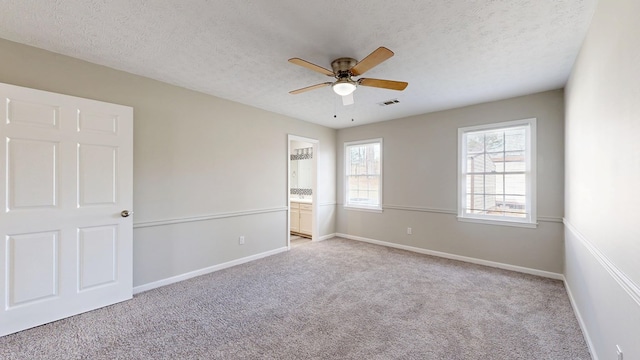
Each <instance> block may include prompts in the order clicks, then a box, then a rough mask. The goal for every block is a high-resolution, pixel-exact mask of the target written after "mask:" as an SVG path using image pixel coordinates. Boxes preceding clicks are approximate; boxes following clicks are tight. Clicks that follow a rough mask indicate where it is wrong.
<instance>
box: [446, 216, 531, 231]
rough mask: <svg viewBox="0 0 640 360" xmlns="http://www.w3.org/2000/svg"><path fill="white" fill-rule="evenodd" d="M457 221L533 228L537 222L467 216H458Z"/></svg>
mask: <svg viewBox="0 0 640 360" xmlns="http://www.w3.org/2000/svg"><path fill="white" fill-rule="evenodd" d="M458 221H462V222H470V223H476V224H484V225H497V226H512V227H522V228H529V229H535V228H537V227H538V223H533V222H518V221H500V220H489V219H476V218H469V217H462V216H458Z"/></svg>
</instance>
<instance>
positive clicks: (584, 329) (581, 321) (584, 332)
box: [562, 276, 599, 360]
mask: <svg viewBox="0 0 640 360" xmlns="http://www.w3.org/2000/svg"><path fill="white" fill-rule="evenodd" d="M562 281H563V282H564V288H565V289H567V295H568V296H569V302H570V303H571V308H573V314H574V315H575V316H576V319H578V325H580V330H582V335H583V337H584V340H585V342H586V343H587V347H589V352H590V353H591V358H592V359H593V360H599V359H598V354H597V353H596V348H595V347H594V345H593V341H591V336H589V331H588V329H587V325H586V324H585V322H584V319H583V318H582V314H581V313H580V309H578V304H576V301H575V299H574V298H573V293H572V292H571V287H570V286H569V283H568V282H567V279H566V278H564V276H563V279H562Z"/></svg>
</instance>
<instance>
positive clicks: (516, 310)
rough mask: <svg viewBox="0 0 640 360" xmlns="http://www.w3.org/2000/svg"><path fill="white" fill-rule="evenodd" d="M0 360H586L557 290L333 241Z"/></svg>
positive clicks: (141, 304) (8, 351) (15, 345)
mask: <svg viewBox="0 0 640 360" xmlns="http://www.w3.org/2000/svg"><path fill="white" fill-rule="evenodd" d="M0 358H1V359H30V360H31V359H64V360H68V359H447V360H455V359H465V360H468V359H483V360H489V359H582V360H586V359H591V357H590V356H589V352H588V350H587V346H586V344H585V341H584V338H583V336H582V333H581V332H580V328H579V326H578V323H577V321H576V318H575V317H574V314H573V312H572V310H571V307H570V304H569V300H568V297H567V294H566V292H565V289H564V286H563V284H562V282H560V281H556V280H550V279H544V278H539V277H535V276H530V275H525V274H520V273H514V272H509V271H504V270H499V269H493V268H487V267H482V266H477V265H472V264H466V263H462V262H456V261H451V260H445V259H439V258H435V257H430V256H425V255H420V254H415V253H410V252H406V251H401V250H395V249H389V248H385V247H381V246H376V245H370V244H365V243H359V242H354V241H350V240H344V239H337V238H336V239H332V240H327V241H323V242H318V243H307V244H305V245H303V246H297V247H296V248H295V249H293V250H291V251H289V252H287V253H282V254H278V255H274V256H271V257H268V258H265V259H261V260H257V261H254V262H251V263H248V264H244V265H240V266H236V267H233V268H229V269H226V270H222V271H218V272H216V273H213V274H209V275H205V276H201V277H198V278H194V279H191V280H188V281H183V282H181V283H177V284H173V285H169V286H165V287H163V288H159V289H155V290H151V291H148V292H145V293H142V294H139V295H136V296H135V297H134V299H133V300H131V301H127V302H124V303H121V304H116V305H113V306H109V307H106V308H103V309H99V310H96V311H92V312H89V313H86V314H82V315H78V316H74V317H72V318H69V319H65V320H61V321H57V322H54V323H51V324H47V325H44V326H40V327H37V328H34V329H31V330H27V331H23V332H20V333H17V334H13V335H9V336H5V337H2V338H0Z"/></svg>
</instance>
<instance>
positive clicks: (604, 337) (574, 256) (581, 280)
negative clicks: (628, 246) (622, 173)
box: [565, 223, 640, 360]
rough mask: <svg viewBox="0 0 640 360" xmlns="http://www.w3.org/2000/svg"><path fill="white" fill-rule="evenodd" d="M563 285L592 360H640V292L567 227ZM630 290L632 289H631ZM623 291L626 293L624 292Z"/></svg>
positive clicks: (603, 256) (568, 225) (613, 266)
mask: <svg viewBox="0 0 640 360" xmlns="http://www.w3.org/2000/svg"><path fill="white" fill-rule="evenodd" d="M565 279H566V281H565V284H566V286H567V291H568V292H569V296H570V298H571V303H572V305H573V307H574V311H575V312H576V316H577V317H578V321H579V322H580V326H581V327H582V331H583V332H584V335H585V338H586V339H587V343H588V344H589V347H590V350H591V354H592V356H593V358H594V359H596V360H597V359H602V360H604V359H616V358H617V357H616V345H619V346H620V348H621V349H622V351H623V354H624V355H625V356H624V359H625V360H626V359H639V358H638V357H637V355H638V354H640V341H638V339H640V302H638V299H640V291H639V290H637V289H635V290H634V289H631V288H629V287H628V285H629V279H627V278H625V275H624V274H623V273H621V272H620V271H619V270H618V269H616V267H615V265H613V264H611V262H610V261H608V259H607V258H606V257H605V255H603V254H602V253H601V252H599V251H598V250H597V249H596V248H594V247H593V245H592V244H591V243H590V242H589V241H588V240H587V239H585V238H584V237H583V236H582V235H581V234H579V233H578V232H577V231H576V230H575V228H573V227H572V226H571V224H570V223H567V226H566V227H565ZM631 286H633V285H631ZM625 287H626V289H625Z"/></svg>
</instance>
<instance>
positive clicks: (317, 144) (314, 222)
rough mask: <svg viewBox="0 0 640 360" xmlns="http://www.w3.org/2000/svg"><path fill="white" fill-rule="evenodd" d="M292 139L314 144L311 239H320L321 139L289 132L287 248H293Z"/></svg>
mask: <svg viewBox="0 0 640 360" xmlns="http://www.w3.org/2000/svg"><path fill="white" fill-rule="evenodd" d="M291 141H301V142H307V143H310V144H311V145H312V146H313V158H312V159H311V160H312V163H311V166H312V168H313V177H312V179H313V181H312V190H311V201H312V206H313V214H312V216H311V241H318V240H320V236H319V234H318V231H319V229H318V224H319V222H318V218H319V217H318V215H319V211H318V208H319V207H318V201H319V197H318V156H319V155H320V151H319V148H320V140H318V139H312V138H308V137H303V136H298V135H293V134H287V248H288V249H291V230H290V229H291V208H290V203H291V190H290V189H291V177H290V176H289V174H290V173H291V160H290V159H291Z"/></svg>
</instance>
